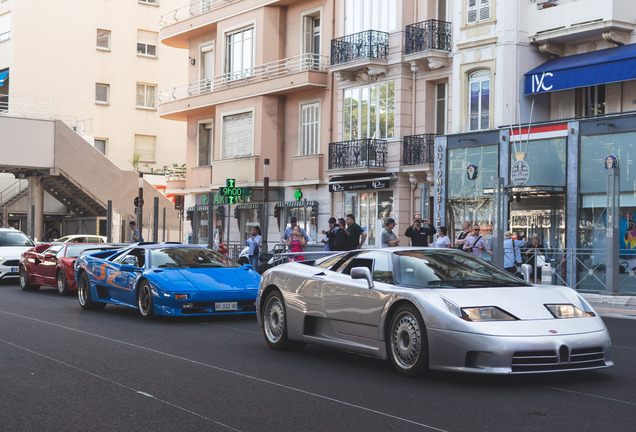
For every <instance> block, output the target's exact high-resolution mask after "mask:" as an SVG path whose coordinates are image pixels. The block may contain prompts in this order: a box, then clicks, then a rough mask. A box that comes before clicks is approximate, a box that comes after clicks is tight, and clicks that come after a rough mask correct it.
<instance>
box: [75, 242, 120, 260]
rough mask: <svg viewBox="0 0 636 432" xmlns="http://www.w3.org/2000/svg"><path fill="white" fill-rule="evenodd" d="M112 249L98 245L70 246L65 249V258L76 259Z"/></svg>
mask: <svg viewBox="0 0 636 432" xmlns="http://www.w3.org/2000/svg"><path fill="white" fill-rule="evenodd" d="M109 249H112V247H104V246H98V245H86V244H77V245H76V244H70V245H68V246H67V247H66V257H67V258H77V257H79V256H81V255H85V254H89V253H93V252H99V251H105V250H109Z"/></svg>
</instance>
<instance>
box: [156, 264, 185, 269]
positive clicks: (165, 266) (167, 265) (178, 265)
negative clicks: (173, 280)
mask: <svg viewBox="0 0 636 432" xmlns="http://www.w3.org/2000/svg"><path fill="white" fill-rule="evenodd" d="M182 266H183V265H182V264H177V263H165V264H161V265H160V266H159V267H158V268H179V267H182Z"/></svg>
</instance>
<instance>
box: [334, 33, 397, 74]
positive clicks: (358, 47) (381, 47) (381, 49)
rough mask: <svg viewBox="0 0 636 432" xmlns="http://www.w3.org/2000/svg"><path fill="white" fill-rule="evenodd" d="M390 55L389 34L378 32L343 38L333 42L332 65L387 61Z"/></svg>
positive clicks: (355, 34)
mask: <svg viewBox="0 0 636 432" xmlns="http://www.w3.org/2000/svg"><path fill="white" fill-rule="evenodd" d="M388 55H389V34H388V33H385V32H381V31H376V30H367V31H363V32H360V33H354V34H351V35H347V36H343V37H340V38H338V39H332V40H331V65H332V66H333V65H337V64H342V63H348V62H351V61H354V60H360V59H368V58H376V59H386V58H387V56H388Z"/></svg>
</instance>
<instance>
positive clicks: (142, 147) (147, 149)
mask: <svg viewBox="0 0 636 432" xmlns="http://www.w3.org/2000/svg"><path fill="white" fill-rule="evenodd" d="M156 149H157V137H155V136H151V135H135V154H138V155H139V162H149V163H154V162H155V160H156V158H155V152H156Z"/></svg>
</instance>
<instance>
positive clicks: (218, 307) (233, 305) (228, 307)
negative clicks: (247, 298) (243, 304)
mask: <svg viewBox="0 0 636 432" xmlns="http://www.w3.org/2000/svg"><path fill="white" fill-rule="evenodd" d="M237 309H238V303H237V302H220V303H214V310H215V311H235V310H237Z"/></svg>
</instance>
